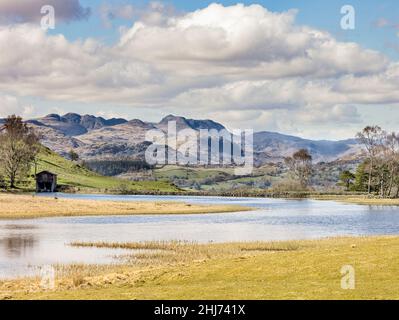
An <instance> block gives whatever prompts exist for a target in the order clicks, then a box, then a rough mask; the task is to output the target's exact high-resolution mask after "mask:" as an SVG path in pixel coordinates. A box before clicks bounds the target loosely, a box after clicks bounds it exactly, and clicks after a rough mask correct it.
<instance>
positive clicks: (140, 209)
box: [0, 194, 250, 219]
mask: <svg viewBox="0 0 399 320" xmlns="http://www.w3.org/2000/svg"><path fill="white" fill-rule="evenodd" d="M247 210H250V209H249V208H247V207H241V206H237V205H197V204H195V205H194V204H187V203H182V202H138V201H137V202H127V201H126V202H123V201H119V202H117V201H96V200H74V199H55V198H45V197H37V196H34V195H10V194H0V219H24V218H40V217H58V216H87V215H90V216H94V215H96V216H97V215H145V214H200V213H222V212H238V211H247Z"/></svg>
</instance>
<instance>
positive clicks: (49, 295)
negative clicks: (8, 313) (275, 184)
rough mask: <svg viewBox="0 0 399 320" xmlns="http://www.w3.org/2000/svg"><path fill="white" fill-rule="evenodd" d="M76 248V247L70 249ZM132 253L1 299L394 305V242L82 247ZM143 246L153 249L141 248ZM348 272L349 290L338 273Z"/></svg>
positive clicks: (7, 288) (397, 241)
mask: <svg viewBox="0 0 399 320" xmlns="http://www.w3.org/2000/svg"><path fill="white" fill-rule="evenodd" d="M75 245H78V244H75ZM80 245H85V246H100V247H109V248H134V250H143V251H139V252H138V253H137V252H132V259H131V260H128V262H125V263H124V264H122V265H113V266H83V265H74V266H57V270H58V275H57V279H56V288H55V289H54V290H43V289H41V288H40V284H39V279H20V280H14V281H3V282H0V297H3V298H4V299H166V300H167V299H244V300H245V299H399V280H398V277H397V275H398V274H399V237H367V238H366V237H359V238H333V239H324V240H315V241H290V242H274V243H263V242H257V243H227V244H216V243H212V244H195V243H187V242H177V241H174V242H171V243H169V244H168V243H166V242H147V243H131V244H128V243H121V244H115V243H109V244H107V243H100V244H95V243H91V244H90V243H88V244H84V243H82V244H80ZM149 248H154V249H151V250H148V249H149ZM345 265H351V266H353V268H354V269H355V276H356V280H355V282H356V286H355V289H354V290H344V289H343V288H342V287H341V280H342V274H341V268H342V267H343V266H345Z"/></svg>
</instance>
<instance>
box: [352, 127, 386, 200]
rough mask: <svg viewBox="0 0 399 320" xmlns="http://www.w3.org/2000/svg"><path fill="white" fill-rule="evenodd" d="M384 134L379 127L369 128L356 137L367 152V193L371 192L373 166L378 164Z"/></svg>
mask: <svg viewBox="0 0 399 320" xmlns="http://www.w3.org/2000/svg"><path fill="white" fill-rule="evenodd" d="M383 135H384V132H383V130H382V129H381V128H380V127H379V126H367V127H365V128H364V129H363V131H362V132H359V133H358V134H357V135H356V137H357V139H358V140H359V141H360V143H362V144H363V145H364V147H365V149H366V151H367V155H368V158H369V160H370V164H369V172H368V175H369V180H368V185H367V192H368V193H370V192H371V179H372V174H373V166H374V164H375V162H376V158H377V155H378V153H379V152H380V151H381V146H382V144H383V143H382V140H383Z"/></svg>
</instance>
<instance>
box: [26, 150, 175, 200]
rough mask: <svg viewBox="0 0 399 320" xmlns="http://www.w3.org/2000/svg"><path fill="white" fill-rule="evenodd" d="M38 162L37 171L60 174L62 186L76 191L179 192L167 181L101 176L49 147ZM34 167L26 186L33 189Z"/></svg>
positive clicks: (59, 181)
mask: <svg viewBox="0 0 399 320" xmlns="http://www.w3.org/2000/svg"><path fill="white" fill-rule="evenodd" d="M38 158H39V161H38V163H37V172H40V171H43V170H47V171H50V172H53V173H55V174H57V175H58V185H59V186H60V187H61V188H65V187H70V188H72V189H75V190H76V191H100V192H126V193H131V192H142V193H145V192H149V193H152V192H154V193H156V192H178V191H179V189H178V188H177V187H175V186H174V185H172V184H171V183H169V182H167V181H127V180H121V179H117V178H112V177H104V176H100V175H98V174H97V173H94V172H92V171H90V170H88V169H86V168H85V167H83V166H81V165H79V164H77V163H75V162H72V161H69V160H67V159H65V158H63V157H61V156H60V155H58V154H56V153H55V152H53V151H51V150H50V149H48V148H44V147H43V149H42V150H41V152H40V154H39V157H38ZM33 172H34V168H32V177H31V178H30V180H29V181H28V184H27V185H26V187H27V188H28V189H33V187H34V179H33Z"/></svg>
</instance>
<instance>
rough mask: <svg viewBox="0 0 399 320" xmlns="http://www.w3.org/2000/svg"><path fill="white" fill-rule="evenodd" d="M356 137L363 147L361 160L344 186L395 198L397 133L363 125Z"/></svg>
mask: <svg viewBox="0 0 399 320" xmlns="http://www.w3.org/2000/svg"><path fill="white" fill-rule="evenodd" d="M356 137H357V139H358V140H359V142H360V143H361V144H362V145H363V147H364V150H365V159H364V160H363V161H362V163H361V164H360V165H359V166H358V168H357V170H356V173H355V174H353V176H352V177H353V180H352V181H348V184H347V187H348V188H349V189H351V188H352V189H355V190H356V191H361V192H367V193H369V194H371V193H373V194H377V195H379V196H380V197H383V198H398V197H399V133H395V132H387V131H385V130H383V129H382V128H381V127H379V126H367V127H365V128H364V129H363V130H362V131H361V132H359V133H358V134H357V136H356Z"/></svg>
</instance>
